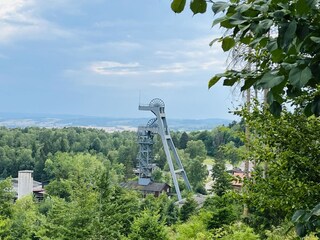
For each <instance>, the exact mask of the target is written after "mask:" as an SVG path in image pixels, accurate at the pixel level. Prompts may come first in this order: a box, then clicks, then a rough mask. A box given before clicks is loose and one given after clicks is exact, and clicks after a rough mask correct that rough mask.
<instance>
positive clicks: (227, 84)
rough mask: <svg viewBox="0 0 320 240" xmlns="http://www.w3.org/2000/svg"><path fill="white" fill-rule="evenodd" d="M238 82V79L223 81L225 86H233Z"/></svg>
mask: <svg viewBox="0 0 320 240" xmlns="http://www.w3.org/2000/svg"><path fill="white" fill-rule="evenodd" d="M237 81H238V79H236V78H231V79H226V80H224V81H223V85H224V86H233V85H234V84H235V83H236V82H237Z"/></svg>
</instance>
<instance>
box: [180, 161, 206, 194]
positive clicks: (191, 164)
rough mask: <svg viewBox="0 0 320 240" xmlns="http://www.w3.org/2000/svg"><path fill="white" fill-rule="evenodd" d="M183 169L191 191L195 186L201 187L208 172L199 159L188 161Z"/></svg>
mask: <svg viewBox="0 0 320 240" xmlns="http://www.w3.org/2000/svg"><path fill="white" fill-rule="evenodd" d="M185 169H186V172H187V176H188V179H189V182H190V184H191V185H192V187H193V189H195V188H196V187H197V186H203V182H204V180H205V179H206V178H207V176H208V171H207V167H206V166H205V165H204V164H202V161H201V160H200V159H199V158H196V159H190V160H189V161H188V162H187V164H186V165H185Z"/></svg>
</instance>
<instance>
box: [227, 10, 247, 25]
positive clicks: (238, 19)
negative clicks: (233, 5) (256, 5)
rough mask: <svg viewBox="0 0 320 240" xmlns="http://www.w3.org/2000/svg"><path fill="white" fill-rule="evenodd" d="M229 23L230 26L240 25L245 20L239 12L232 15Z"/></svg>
mask: <svg viewBox="0 0 320 240" xmlns="http://www.w3.org/2000/svg"><path fill="white" fill-rule="evenodd" d="M229 21H230V23H231V24H232V25H241V24H243V23H245V22H247V20H246V19H244V18H243V16H242V15H241V13H239V12H237V13H235V14H234V15H232V16H231V17H230V19H229Z"/></svg>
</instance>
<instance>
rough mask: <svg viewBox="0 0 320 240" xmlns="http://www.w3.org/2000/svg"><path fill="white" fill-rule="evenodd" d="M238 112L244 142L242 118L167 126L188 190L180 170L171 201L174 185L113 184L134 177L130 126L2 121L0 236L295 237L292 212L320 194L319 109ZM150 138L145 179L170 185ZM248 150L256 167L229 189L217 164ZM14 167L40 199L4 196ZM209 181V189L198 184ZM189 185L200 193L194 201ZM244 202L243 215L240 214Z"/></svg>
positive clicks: (246, 155)
mask: <svg viewBox="0 0 320 240" xmlns="http://www.w3.org/2000/svg"><path fill="white" fill-rule="evenodd" d="M241 114H242V115H243V116H244V118H245V119H246V121H247V123H248V124H249V125H250V127H251V128H252V130H253V131H254V132H255V133H256V134H255V136H254V137H252V139H251V143H250V151H249V152H248V151H247V150H246V148H245V147H244V146H243V141H242V140H241V139H244V127H243V124H242V123H240V124H239V123H232V124H230V125H229V126H220V127H217V128H214V129H213V130H211V131H198V132H190V133H186V132H172V138H173V141H174V143H175V145H176V146H177V148H178V153H179V155H180V157H181V159H182V162H183V164H184V166H185V169H186V172H187V175H188V177H189V180H190V183H191V185H192V187H193V192H187V191H186V190H184V186H183V181H182V179H180V180H179V182H180V183H181V184H180V185H181V189H182V190H183V191H182V195H183V197H184V198H185V199H186V200H185V203H184V204H183V205H180V207H179V205H178V204H176V201H177V199H176V197H175V196H174V191H173V195H172V196H171V197H168V196H167V195H161V196H160V197H159V198H155V197H154V196H153V195H148V196H147V197H146V198H143V196H142V195H141V193H139V192H136V191H132V190H130V189H127V188H122V187H121V185H120V183H122V182H125V181H129V180H134V179H136V176H135V175H134V171H133V169H134V168H135V167H136V164H137V160H136V156H137V151H138V144H137V143H136V133H135V132H114V133H107V132H104V131H102V130H97V129H84V128H63V129H43V128H25V129H6V128H1V131H0V132H1V146H0V153H1V156H0V167H1V176H2V179H3V180H2V181H0V201H1V204H0V226H1V229H0V239H296V238H297V235H296V234H295V230H294V223H293V222H291V217H292V215H293V214H294V213H295V211H297V210H299V209H311V208H312V207H313V206H315V205H316V204H317V201H318V199H319V193H320V189H319V184H318V180H317V179H318V178H317V176H319V168H318V167H317V166H318V165H317V160H318V156H319V155H320V152H319V148H318V146H319V144H318V141H317V137H316V136H317V132H319V130H320V129H318V128H319V126H320V125H319V123H318V119H317V118H307V117H305V116H303V115H301V114H299V113H289V112H286V111H284V113H283V116H282V117H281V118H279V119H274V118H272V117H271V116H269V115H268V114H266V113H264V112H263V111H262V110H261V109H260V108H259V107H258V106H257V107H256V109H255V111H254V112H253V113H252V114H250V115H247V114H246V112H245V111H244V112H243V113H241ZM270 126H272V128H270ZM305 133H308V134H307V135H306V134H305ZM275 136H277V137H275ZM306 136H308V137H306ZM154 140H155V144H154V162H155V163H156V164H157V166H158V169H156V170H155V171H154V172H153V178H154V181H156V182H166V183H168V184H169V185H172V183H171V176H170V174H169V172H168V166H167V164H166V158H165V154H164V151H163V149H162V144H161V142H160V141H159V139H157V138H155V139H154ZM266 143H267V144H266ZM303 143H304V144H303ZM310 149H312V150H311V151H310ZM247 158H249V159H252V161H253V162H255V165H256V167H255V171H254V172H252V173H251V178H250V179H247V180H245V181H244V184H245V185H244V186H245V187H244V188H243V190H242V191H239V190H234V189H233V188H232V181H234V180H236V179H235V178H234V177H232V176H231V175H230V174H229V173H227V172H226V171H225V170H226V165H228V164H229V165H230V164H233V165H234V166H238V164H239V163H240V162H241V161H242V160H243V159H247ZM289 160H290V161H289ZM265 162H268V169H267V170H266V169H265V168H264V163H265ZM208 165H210V166H212V170H211V172H208V170H207V167H208ZM22 169H30V170H34V177H35V180H38V181H44V182H47V183H48V185H47V186H46V187H45V190H46V195H45V197H44V199H43V200H42V201H40V202H39V201H38V200H36V199H33V198H32V197H31V196H30V197H24V198H22V199H18V200H16V201H15V202H14V201H13V197H14V192H13V191H12V188H11V180H10V177H16V176H17V172H18V170H22ZM264 169H265V170H264ZM266 171H267V172H266ZM266 176H267V177H266ZM237 180H238V181H240V182H241V179H239V178H238V179H237ZM212 181H214V182H213V183H214V184H213V186H212V191H209V192H208V191H207V190H206V188H205V185H206V184H208V182H212ZM196 193H201V194H205V195H206V199H205V202H204V203H203V204H202V205H198V204H199V202H197V201H195V199H194V194H196ZM243 206H247V208H248V209H249V215H247V216H244V215H243ZM316 211H317V209H315V210H314V211H313V212H310V214H311V215H310V216H313V215H314V214H317V212H316ZM300 213H301V212H300ZM306 213H307V212H306ZM311 219H313V218H311ZM293 220H296V219H293ZM301 220H303V219H301V218H300V220H298V221H301ZM301 224H302V226H303V227H304V226H306V225H304V224H309V223H308V222H307V221H306V222H305V223H304V222H301ZM284 236H285V237H284ZM306 239H307V238H306ZM309 239H314V238H312V237H311V236H309Z"/></svg>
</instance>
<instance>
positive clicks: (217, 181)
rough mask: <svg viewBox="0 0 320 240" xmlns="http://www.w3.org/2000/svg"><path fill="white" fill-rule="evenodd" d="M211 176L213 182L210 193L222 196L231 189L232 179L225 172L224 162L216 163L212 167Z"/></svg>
mask: <svg viewBox="0 0 320 240" xmlns="http://www.w3.org/2000/svg"><path fill="white" fill-rule="evenodd" d="M211 176H212V179H213V181H214V184H213V186H212V191H213V192H214V193H215V194H217V195H218V196H222V195H224V194H225V193H227V192H228V191H229V190H231V189H232V184H231V181H232V180H233V177H232V176H231V175H230V174H229V173H227V172H226V167H225V162H224V161H216V162H215V163H214V164H213V165H212V170H211Z"/></svg>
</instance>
